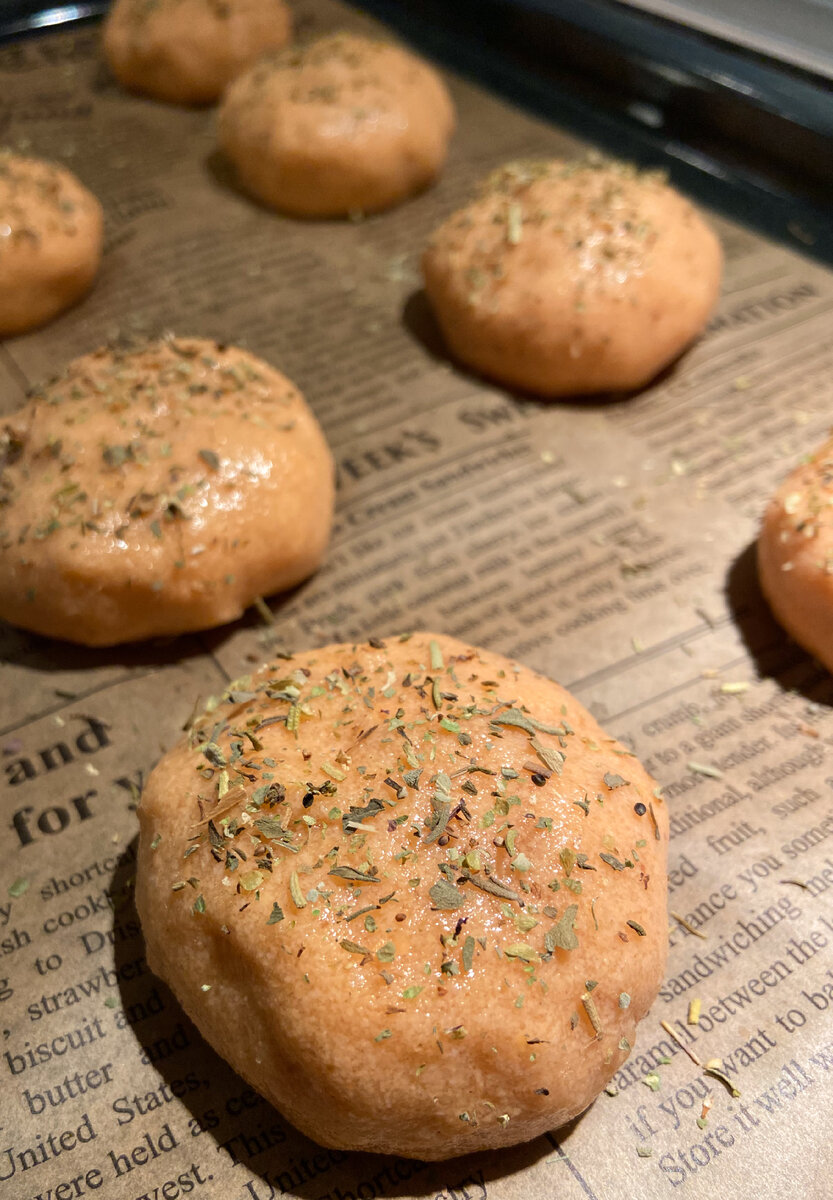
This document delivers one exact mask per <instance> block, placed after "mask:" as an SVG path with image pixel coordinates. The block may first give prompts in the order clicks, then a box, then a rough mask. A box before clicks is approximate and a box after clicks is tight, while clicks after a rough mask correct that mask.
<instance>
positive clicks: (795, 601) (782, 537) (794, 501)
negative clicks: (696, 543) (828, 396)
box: [758, 439, 833, 671]
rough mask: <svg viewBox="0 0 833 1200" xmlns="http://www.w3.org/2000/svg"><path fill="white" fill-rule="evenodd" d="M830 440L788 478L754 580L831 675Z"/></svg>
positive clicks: (763, 537) (765, 530) (772, 507)
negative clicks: (759, 584)
mask: <svg viewBox="0 0 833 1200" xmlns="http://www.w3.org/2000/svg"><path fill="white" fill-rule="evenodd" d="M831 506H833V439H831V440H830V441H827V442H825V443H824V445H823V446H820V447H819V449H818V450H817V451H816V452H815V454H814V455H813V456H812V458H811V459H810V460H809V462H803V463H801V464H800V465H799V466H797V467H796V468H795V470H794V471H793V472H792V474H790V475H788V476H787V478H786V479H785V480H784V482H783V483H782V484H781V486H780V487H779V488H778V490H777V492H776V493H775V495H774V496H773V497H772V499H771V500H770V502H769V505H768V507H767V510H766V513H765V514H764V520H763V525H762V527H761V532H760V536H759V537H758V575H759V578H760V581H761V588H762V589H763V592H764V595H765V596H766V598H767V600H768V601H769V604H770V607H771V608H772V611H773V612H774V613H775V616H776V617H777V618H778V620H779V621H780V622H781V624H782V625H783V626H784V628H785V629H786V630H787V632H788V633H789V634H790V635H791V636H792V637H794V638H795V640H796V641H797V642H798V643H799V645H801V646H803V647H804V649H805V650H809V651H810V653H811V654H813V655H815V657H816V658H817V659H818V660H819V661H820V662H822V663H824V665H825V666H826V667H827V669H828V671H833V507H831Z"/></svg>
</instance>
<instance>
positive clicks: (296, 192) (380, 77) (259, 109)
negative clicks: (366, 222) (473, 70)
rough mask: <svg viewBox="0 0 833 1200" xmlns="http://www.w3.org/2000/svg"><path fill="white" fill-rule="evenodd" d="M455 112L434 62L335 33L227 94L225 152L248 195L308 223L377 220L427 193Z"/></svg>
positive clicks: (278, 59)
mask: <svg viewBox="0 0 833 1200" xmlns="http://www.w3.org/2000/svg"><path fill="white" fill-rule="evenodd" d="M453 126H454V110H453V107H452V103H451V98H450V96H449V94H448V92H447V90H446V87H445V84H444V83H443V82H442V80H441V79H440V77H439V75H438V74H437V73H436V71H434V70H433V69H432V68H431V67H429V66H428V64H427V63H424V62H422V61H421V60H420V59H419V58H416V57H415V56H414V55H413V54H409V53H408V52H407V51H406V50H402V49H400V48H399V47H398V46H393V45H390V44H388V43H386V42H377V41H372V40H371V39H369V38H365V37H357V36H355V35H353V34H346V33H343V34H335V35H332V36H330V37H324V38H321V39H319V40H318V41H315V42H311V43H310V44H309V45H307V46H305V47H302V48H297V49H296V48H293V49H290V50H285V51H283V53H281V54H277V55H275V56H274V57H272V58H270V59H267V60H266V61H264V62H261V63H258V64H257V66H255V67H253V68H252V70H251V71H248V72H247V73H246V74H245V75H243V76H241V77H240V78H239V79H238V80H237V81H236V82H235V83H234V84H233V85H232V87H230V88H229V91H228V93H227V95H226V97H225V99H224V101H223V104H222V107H221V109H220V128H219V135H220V145H221V146H222V148H223V150H224V151H225V153H226V154H227V155H228V157H229V158H230V159H231V161H232V162H233V163H234V165H235V167H236V169H237V174H238V177H239V179H240V182H241V184H242V185H243V187H245V188H246V190H247V191H248V192H250V193H251V194H252V195H253V196H255V197H256V198H257V199H258V200H260V201H262V202H263V203H264V204H266V205H268V206H269V207H270V208H277V209H281V210H283V211H284V212H288V213H293V214H295V215H297V216H302V217H334V216H345V215H346V214H348V213H351V212H354V211H360V212H376V211H378V210H379V209H383V208H389V207H390V206H391V205H393V204H398V203H399V201H400V200H404V199H405V198H406V197H408V196H410V195H412V193H414V192H417V191H419V190H420V189H421V188H424V187H426V186H427V185H428V184H429V183H430V182H431V181H432V180H433V179H434V177H435V176H436V175H437V173H438V172H439V170H440V168H441V167H442V165H443V162H444V161H445V156H446V151H447V149H448V140H449V138H450V136H451V131H452V129H453Z"/></svg>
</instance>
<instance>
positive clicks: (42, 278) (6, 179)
mask: <svg viewBox="0 0 833 1200" xmlns="http://www.w3.org/2000/svg"><path fill="white" fill-rule="evenodd" d="M102 231H103V219H102V213H101V205H100V204H99V203H98V201H97V200H96V198H95V196H93V194H92V193H91V192H88V191H87V189H86V188H85V187H83V185H82V184H80V183H79V182H78V180H77V179H76V178H75V176H74V175H72V174H71V173H70V172H69V171H67V170H65V169H64V168H63V167H58V166H56V165H55V164H54V163H48V162H42V161H41V160H40V159H37V158H22V157H21V156H20V155H18V154H12V153H10V152H8V151H5V150H4V151H0V337H12V336H14V335H15V334H18V333H25V332H26V330H27V329H34V328H36V327H37V326H38V325H43V324H44V322H46V321H50V320H51V319H52V318H53V317H55V316H57V315H58V313H60V312H63V311H64V309H65V308H69V307H70V305H71V304H75V302H76V300H80V299H81V297H82V296H84V295H85V294H86V293H87V292H88V291H89V289H90V287H91V286H92V282H93V279H94V278H95V276H96V273H97V271H98V267H99V263H100V261H101V241H102V236H103V232H102Z"/></svg>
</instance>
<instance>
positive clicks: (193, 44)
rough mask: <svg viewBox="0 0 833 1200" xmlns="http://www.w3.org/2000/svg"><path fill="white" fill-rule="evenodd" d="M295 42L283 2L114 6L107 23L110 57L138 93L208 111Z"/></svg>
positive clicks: (146, 1) (127, 2) (210, 0)
mask: <svg viewBox="0 0 833 1200" xmlns="http://www.w3.org/2000/svg"><path fill="white" fill-rule="evenodd" d="M291 35H292V18H291V15H290V12H289V9H288V8H287V6H286V4H285V3H284V0H115V3H114V4H113V7H112V8H111V9H110V13H109V16H108V17H107V19H106V21H105V23H104V53H105V56H106V58H107V61H108V62H109V64H110V68H111V70H112V72H113V74H114V75H115V76H116V78H117V79H118V80H119V82H120V83H123V84H124V86H125V87H126V88H129V89H130V90H131V91H133V92H143V93H145V94H146V95H148V96H155V97H156V99H157V100H169V101H170V102H171V103H173V104H210V103H212V102H213V101H214V100H217V99H218V98H219V97H220V96H221V95H222V94H223V92H224V90H225V88H226V87H227V85H228V84H229V83H230V82H231V81H232V79H235V78H236V77H237V76H238V75H239V74H240V72H241V71H243V70H245V68H246V67H248V66H249V65H250V64H251V63H253V62H254V61H255V60H256V59H258V58H260V56H261V55H262V54H264V53H265V52H266V51H268V50H277V49H279V48H280V47H281V46H285V45H286V43H287V42H288V41H289V39H290V37H291Z"/></svg>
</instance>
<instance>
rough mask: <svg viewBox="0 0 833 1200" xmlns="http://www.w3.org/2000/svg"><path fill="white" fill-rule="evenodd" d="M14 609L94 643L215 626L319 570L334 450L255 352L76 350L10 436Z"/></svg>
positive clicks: (0, 584)
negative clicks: (78, 355)
mask: <svg viewBox="0 0 833 1200" xmlns="http://www.w3.org/2000/svg"><path fill="white" fill-rule="evenodd" d="M0 466H2V475H0V488H2V500H3V503H2V505H0V617H2V618H5V619H6V620H7V621H10V622H11V623H12V624H13V625H19V626H21V627H22V628H24V629H31V630H34V631H35V632H36V633H43V634H48V635H50V636H52V637H62V638H67V639H68V640H69V641H74V642H82V643H84V644H85V645H89V646H110V645H115V644H116V643H118V642H127V641H133V640H136V639H139V638H146V637H151V636H153V635H156V634H174V633H182V632H185V631H186V630H194V629H207V628H209V627H210V626H213V625H220V624H223V623H224V622H225V621H231V620H234V619H235V618H236V617H238V616H240V614H241V613H242V612H243V610H244V609H245V608H246V607H247V606H248V605H249V604H251V603H252V601H253V600H255V599H256V598H257V597H258V596H263V595H269V594H271V593H272V592H276V591H279V590H281V589H283V588H288V587H291V586H293V585H294V584H296V583H299V582H300V581H301V580H302V579H305V578H306V577H307V576H308V575H309V574H311V572H312V571H314V570H315V569H316V567H317V566H318V564H319V563H320V561H321V558H322V556H323V554H324V550H325V547H326V544H327V540H328V537H329V532H330V524H331V520H332V509H333V462H332V457H331V455H330V451H329V449H328V447H327V443H326V441H325V440H324V435H323V434H322V432H321V430H320V428H319V427H318V424H317V423H316V420H315V418H314V416H313V415H312V413H311V412H310V410H309V408H308V407H307V405H306V403H305V402H304V399H303V397H302V396H301V394H300V393H299V392H298V391H297V390H296V389H295V388H294V387H293V385H292V384H291V383H290V382H289V380H287V379H286V378H285V377H284V376H283V375H281V374H280V373H279V372H278V371H275V370H274V369H273V368H272V367H270V366H267V364H266V363H263V362H261V361H259V360H258V359H256V358H255V357H254V356H253V355H251V354H248V353H247V352H246V351H244V350H238V349H235V348H234V347H229V346H217V345H215V344H214V343H212V342H207V341H204V340H201V339H199V338H174V337H168V338H163V339H162V340H160V341H156V342H150V343H148V344H145V345H142V346H140V347H138V348H136V349H132V350H108V349H103V350H99V351H96V353H94V354H88V355H86V356H85V357H83V358H79V359H76V360H75V361H74V362H72V363H70V365H69V367H68V368H67V370H66V371H65V372H64V374H63V375H62V376H60V377H59V378H58V379H56V380H54V381H53V382H52V383H50V384H47V385H46V386H45V387H43V388H41V389H40V390H38V391H36V392H35V393H34V395H33V396H31V398H30V399H29V400H28V401H27V403H26V404H25V405H24V406H23V408H21V409H19V410H18V411H17V412H16V413H13V414H12V416H11V417H9V419H8V421H7V423H6V425H5V428H4V431H3V434H2V437H1V438H0Z"/></svg>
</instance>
